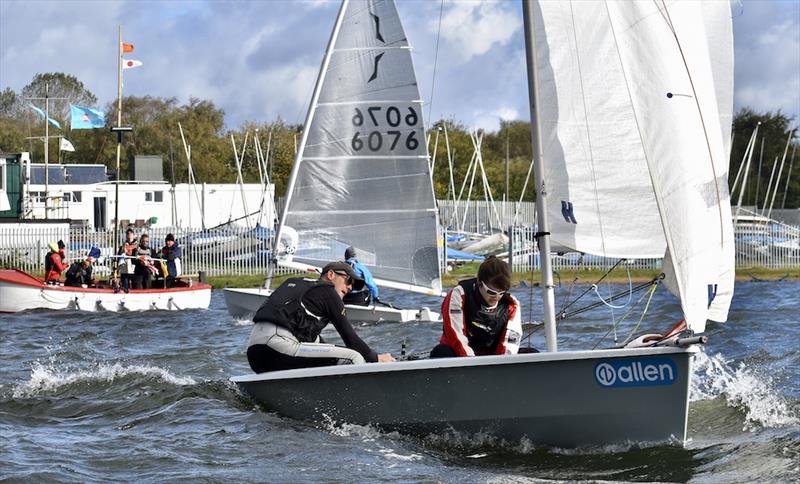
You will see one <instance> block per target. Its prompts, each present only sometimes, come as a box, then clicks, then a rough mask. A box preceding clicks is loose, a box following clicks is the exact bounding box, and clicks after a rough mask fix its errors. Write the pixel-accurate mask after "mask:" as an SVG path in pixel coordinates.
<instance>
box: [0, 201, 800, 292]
mask: <svg viewBox="0 0 800 484" xmlns="http://www.w3.org/2000/svg"><path fill="white" fill-rule="evenodd" d="M504 205H505V206H504ZM513 205H516V204H515V203H508V204H500V205H498V211H500V210H503V213H502V214H500V216H501V221H503V220H509V217H510V218H511V219H513V217H514V209H515V207H513ZM532 205H533V204H528V205H526V206H523V210H522V211H521V214H525V215H520V218H522V217H523V216H524V217H525V218H526V219H528V220H530V219H531V217H532V210H533V208H532ZM501 207H502V208H501ZM440 210H442V213H443V214H444V216H448V215H453V214H456V213H460V214H461V215H463V214H464V213H466V214H467V219H470V218H471V217H474V218H473V220H474V221H475V222H474V225H469V224H465V225H464V228H465V230H466V231H469V232H481V231H482V230H481V228H485V227H486V226H484V225H483V224H484V222H485V220H484V219H483V218H482V217H486V216H487V210H491V208H490V207H488V206H487V204H485V203H484V202H471V204H470V205H464V206H461V207H460V206H459V204H452V202H443V203H440ZM459 210H460V211H459ZM528 210H529V211H528ZM526 211H527V212H526ZM492 217H494V215H492ZM443 220H445V219H444V217H443ZM462 220H463V218H462ZM487 226H488V225H487ZM534 227H535V225H533V224H526V225H524V226H516V227H513V228H512V229H510V230H509V229H506V230H507V231H508V235H509V238H510V241H511V242H510V245H511V247H510V248H511V251H510V252H509V260H510V263H511V265H512V269H513V270H514V271H528V270H531V269H534V270H535V269H539V268H540V262H539V253H538V249H537V247H536V243H535V240H534V234H535V228H534ZM145 232H146V233H148V234H149V236H150V246H151V247H152V248H153V249H156V250H158V249H160V248H161V247H163V245H164V238H165V237H166V235H167V234H168V233H172V234H174V236H175V238H176V239H177V242H178V244H179V245H180V246H181V248H182V250H183V258H182V262H183V264H182V265H183V271H184V273H192V274H193V273H197V272H199V271H205V273H206V274H208V275H209V276H238V275H259V274H266V272H267V269H268V267H269V259H270V248H271V247H272V243H273V237H274V234H273V231H271V230H268V229H264V228H256V229H248V228H246V227H228V228H220V229H212V230H206V231H200V230H197V229H188V228H178V227H152V228H147V229H137V237H139V236H141V235H142V234H143V233H145ZM115 237H118V238H117V239H115ZM57 240H63V241H64V242H65V243H66V246H67V256H68V259H77V258H80V257H83V256H84V255H85V254H86V253H87V252H88V250H89V249H90V248H91V247H98V248H100V251H101V255H102V256H105V257H107V256H110V255H113V254H115V253H116V244H117V242H116V241H115V240H117V241H122V240H124V233H123V232H122V231H120V232H119V233H118V234H115V233H114V232H113V231H96V230H92V229H90V228H88V227H76V226H72V227H70V226H69V225H68V224H60V225H55V226H53V225H51V226H37V225H31V224H0V267H3V268H15V269H21V270H24V271H26V272H34V273H41V272H43V270H44V257H45V254H46V253H47V250H48V249H47V245H48V243H50V242H55V241H57ZM735 242H736V265H737V267H764V268H774V269H788V268H800V228H798V227H794V226H789V225H783V224H776V223H767V224H759V223H741V222H740V223H739V224H737V226H736V227H735ZM119 243H121V242H119ZM616 262H617V260H616V259H607V258H603V257H597V256H592V255H583V256H581V255H580V254H565V255H561V256H554V258H553V267H554V268H555V269H556V270H560V269H578V268H598V269H600V268H608V267H611V266H612V265H613V264H614V263H616ZM626 265H627V267H630V268H641V269H657V268H660V267H661V259H636V260H629V261H627V262H626ZM102 267H106V269H105V270H110V267H111V263H110V261H109V262H107V263H106V264H105V266H103V265H101V268H99V270H97V272H98V273H99V274H101V273H102V272H103V270H104V269H102ZM275 271H276V273H277V274H284V273H291V272H293V271H292V270H290V269H285V268H277V269H275Z"/></svg>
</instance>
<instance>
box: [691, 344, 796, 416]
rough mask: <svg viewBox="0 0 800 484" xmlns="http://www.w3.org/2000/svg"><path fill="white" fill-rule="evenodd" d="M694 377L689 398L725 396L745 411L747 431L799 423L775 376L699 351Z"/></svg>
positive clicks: (696, 399) (702, 398)
mask: <svg viewBox="0 0 800 484" xmlns="http://www.w3.org/2000/svg"><path fill="white" fill-rule="evenodd" d="M694 376H695V378H693V379H692V387H691V389H690V395H689V398H690V400H691V401H698V400H713V399H715V398H720V397H722V398H724V399H725V400H726V403H727V404H728V406H730V407H734V408H738V409H740V410H742V411H743V412H744V413H745V425H744V430H747V431H754V430H756V429H757V427H758V426H761V427H784V426H788V425H797V424H798V423H800V419H798V418H797V416H795V415H794V414H793V413H792V410H791V409H790V408H789V406H788V405H787V403H786V401H785V399H784V398H783V397H782V396H781V395H780V393H779V392H778V391H777V390H776V387H777V386H778V385H777V384H776V383H775V381H774V380H773V378H772V377H771V376H769V375H764V374H763V373H762V372H759V371H758V370H757V369H753V368H749V367H748V366H747V365H745V364H744V363H739V365H738V366H736V367H734V366H733V364H732V363H731V362H730V361H728V360H726V359H725V358H724V357H723V356H722V355H721V354H719V353H717V354H715V355H711V356H709V355H707V354H706V353H705V352H703V351H700V352H698V353H697V354H696V356H695V360H694Z"/></svg>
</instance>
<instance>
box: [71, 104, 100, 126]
mask: <svg viewBox="0 0 800 484" xmlns="http://www.w3.org/2000/svg"><path fill="white" fill-rule="evenodd" d="M69 110H70V112H71V114H72V119H71V120H70V125H71V127H72V129H94V128H102V127H104V126H105V125H106V115H105V114H103V112H102V111H98V110H97V109H92V108H84V107H81V106H76V105H74V104H70V105H69Z"/></svg>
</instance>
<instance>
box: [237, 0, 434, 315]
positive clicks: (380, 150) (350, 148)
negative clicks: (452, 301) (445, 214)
mask: <svg viewBox="0 0 800 484" xmlns="http://www.w3.org/2000/svg"><path fill="white" fill-rule="evenodd" d="M277 240H278V243H277V244H276V245H277V250H276V255H277V261H278V264H280V265H281V266H284V267H291V268H297V269H301V270H319V268H321V267H323V266H324V265H325V264H327V263H328V262H330V261H332V260H342V259H343V257H344V252H345V249H347V247H349V246H353V247H355V249H356V252H357V254H358V258H359V260H360V261H361V262H362V263H363V264H365V265H366V266H367V267H368V268H369V269H370V271H371V272H372V275H373V276H374V278H375V281H376V283H377V284H378V285H379V286H382V287H391V288H396V289H402V290H406V291H414V292H420V293H424V294H429V295H438V294H440V293H441V280H440V271H441V260H442V250H443V243H442V240H441V236H440V234H439V223H438V212H437V210H436V200H435V198H434V193H433V186H432V182H431V176H430V168H429V165H428V149H427V146H426V143H425V129H424V125H423V119H422V101H421V99H420V95H419V89H418V86H417V81H416V77H415V74H414V66H413V63H412V60H411V52H410V46H409V43H408V40H407V39H406V36H405V33H404V31H403V27H402V25H401V23H400V18H399V17H398V15H397V10H396V9H395V6H394V4H393V3H392V2H388V1H374V2H353V3H350V4H347V3H346V4H345V6H343V7H342V14H341V15H340V16H339V18H338V19H337V22H336V25H335V27H334V30H333V34H332V36H331V40H330V43H329V45H328V50H327V52H326V54H325V58H324V60H323V63H322V67H321V69H320V76H319V78H318V80H317V85H316V87H315V89H314V94H313V97H312V100H311V105H310V106H309V111H308V115H307V118H306V123H305V129H304V130H303V136H302V139H301V141H300V147H299V150H298V155H297V158H296V160H295V164H294V166H293V169H292V174H291V177H290V179H289V183H288V188H287V191H286V205H285V208H284V211H283V214H282V217H281V222H280V226H279V228H278V237H277ZM265 292H266V291H264V290H239V289H237V290H226V293H225V296H226V302H227V304H228V308H229V310H230V311H232V312H234V311H235V312H236V313H237V314H241V313H243V312H245V311H247V312H250V313H252V312H253V309H252V308H253V307H254V308H255V309H257V308H258V306H259V305H260V303H261V302H263V301H264V299H265V297H266V294H265ZM348 311H349V316H350V317H351V318H352V319H356V320H374V319H392V320H398V319H399V320H403V321H404V320H408V319H411V320H414V319H424V320H431V319H433V320H435V319H438V314H436V313H433V312H431V311H429V310H419V311H417V310H412V311H402V312H401V311H398V310H393V309H391V308H383V307H379V306H378V307H375V306H370V307H368V308H367V309H366V310H365V308H363V307H358V306H351V305H348Z"/></svg>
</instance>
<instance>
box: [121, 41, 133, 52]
mask: <svg viewBox="0 0 800 484" xmlns="http://www.w3.org/2000/svg"><path fill="white" fill-rule="evenodd" d="M122 52H123V53H125V54H129V53H131V52H133V44H126V43H125V42H123V43H122Z"/></svg>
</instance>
